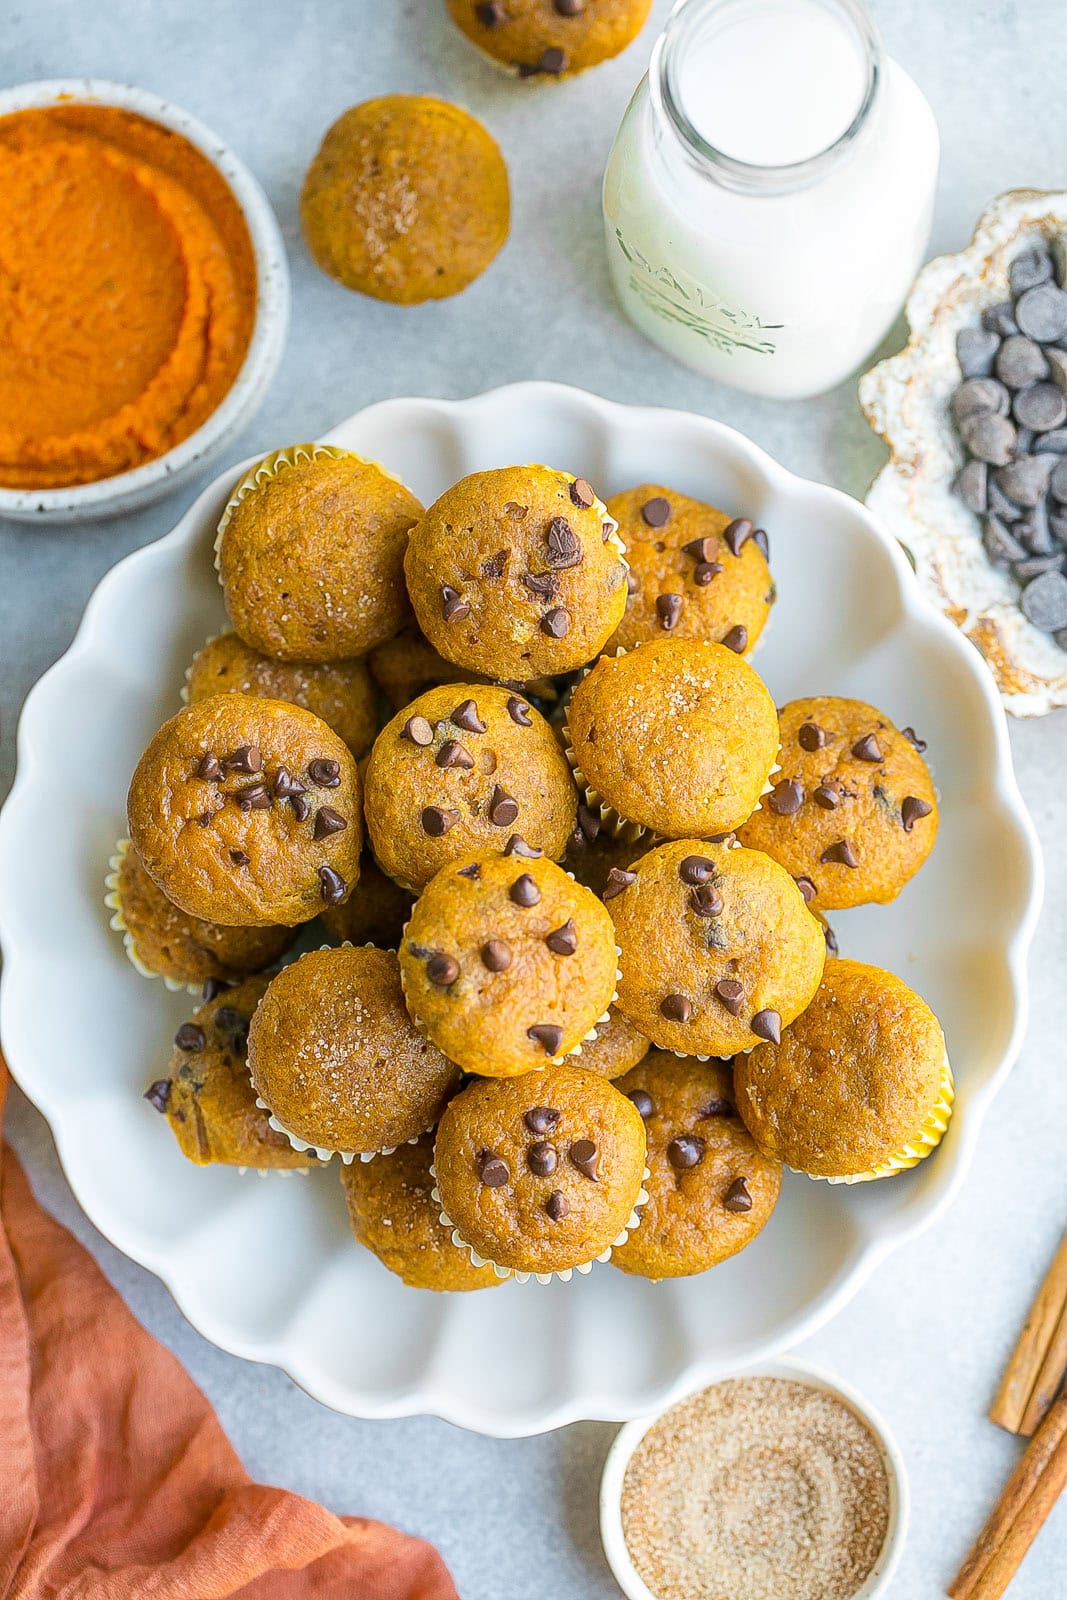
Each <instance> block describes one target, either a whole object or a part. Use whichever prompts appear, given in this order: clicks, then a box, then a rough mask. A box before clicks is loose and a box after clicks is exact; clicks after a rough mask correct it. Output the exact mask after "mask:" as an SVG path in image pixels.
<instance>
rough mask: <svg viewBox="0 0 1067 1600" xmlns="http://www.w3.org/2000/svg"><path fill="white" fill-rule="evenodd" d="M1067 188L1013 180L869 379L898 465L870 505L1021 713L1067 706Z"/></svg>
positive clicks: (876, 415)
mask: <svg viewBox="0 0 1067 1600" xmlns="http://www.w3.org/2000/svg"><path fill="white" fill-rule="evenodd" d="M1065 241H1067V192H1065V191H1058V192H1053V193H1044V192H1042V191H1039V190H1034V189H1017V190H1012V191H1011V192H1010V193H1008V194H1003V195H1001V196H1000V197H999V199H997V200H996V201H994V203H993V204H992V205H991V206H990V207H989V209H988V211H986V212H985V214H984V215H983V216H982V218H981V220H980V221H979V223H978V226H977V228H976V230H975V234H974V238H973V239H972V240H971V243H970V244H969V245H968V246H967V248H966V249H965V250H962V251H960V252H959V254H958V255H948V256H941V257H939V258H938V259H937V260H936V261H932V262H930V264H929V265H928V266H927V267H926V268H924V270H923V271H922V272H921V273H920V275H919V277H918V279H917V281H916V284H915V287H914V289H913V290H912V293H911V296H910V298H909V300H908V304H907V317H908V323H909V326H910V329H911V338H910V340H909V343H908V345H907V346H906V348H905V349H904V350H902V351H901V352H900V354H899V355H896V356H893V357H891V358H890V359H889V360H888V361H883V362H881V363H880V364H879V365H878V366H877V367H875V368H874V369H873V370H872V371H871V372H868V373H867V374H866V375H865V376H864V377H863V379H862V380H861V382H860V401H861V403H862V405H863V408H864V411H865V412H866V414H867V418H868V420H869V422H870V423H871V426H872V427H873V428H875V429H876V430H877V432H879V433H880V434H881V435H882V436H883V438H884V439H885V441H886V443H887V445H888V446H889V451H890V460H889V463H888V465H887V466H886V467H885V468H883V470H882V471H881V472H880V473H879V475H878V477H877V478H876V479H875V481H874V483H873V485H872V487H871V490H870V493H869V494H868V496H867V504H868V506H869V507H870V509H871V510H872V511H873V512H874V513H875V514H876V515H877V516H878V517H879V518H880V519H881V521H882V523H883V525H884V526H885V527H886V528H888V530H889V531H890V532H891V533H893V534H894V535H895V536H896V537H897V538H898V539H899V540H900V541H901V543H902V544H903V545H904V546H905V547H906V548H907V550H908V551H909V553H910V555H911V557H912V559H913V561H914V563H915V570H916V572H917V574H918V577H919V581H920V583H921V584H922V585H923V587H924V588H925V589H926V590H927V592H928V593H929V594H930V595H931V597H932V598H933V599H934V601H935V602H936V604H937V605H939V606H940V607H941V609H942V610H943V611H944V612H945V614H946V615H947V616H949V617H951V618H952V620H953V621H954V622H956V623H957V624H958V626H959V627H960V628H961V629H962V630H963V632H964V633H965V634H966V635H967V636H968V638H970V639H971V640H972V642H973V643H974V644H976V645H977V646H978V648H979V650H981V652H982V654H983V655H984V656H985V658H986V660H987V661H988V663H989V665H990V668H991V669H992V672H993V675H994V677H995V678H996V680H997V683H998V685H999V687H1000V691H1001V694H1002V696H1003V699H1004V704H1005V705H1006V706H1007V708H1008V710H1009V711H1011V712H1013V713H1014V714H1015V715H1016V716H1024V717H1030V716H1040V715H1042V714H1043V713H1045V712H1046V711H1051V710H1053V709H1054V708H1055V707H1056V706H1061V705H1067V250H1065Z"/></svg>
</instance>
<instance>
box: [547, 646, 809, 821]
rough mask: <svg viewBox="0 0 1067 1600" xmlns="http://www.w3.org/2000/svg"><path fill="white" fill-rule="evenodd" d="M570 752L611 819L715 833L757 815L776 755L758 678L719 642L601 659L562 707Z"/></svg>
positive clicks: (772, 716) (774, 722)
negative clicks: (566, 705)
mask: <svg viewBox="0 0 1067 1600" xmlns="http://www.w3.org/2000/svg"><path fill="white" fill-rule="evenodd" d="M567 740H568V750H567V755H568V759H569V760H570V762H571V765H572V766H573V767H574V775H575V778H576V779H577V782H578V787H579V788H580V789H582V790H584V792H585V800H586V804H587V805H588V806H589V807H590V808H592V809H594V810H599V811H600V814H601V817H602V820H603V821H605V822H606V823H607V824H608V826H610V827H612V828H615V829H621V828H622V825H623V824H625V823H628V824H630V825H631V828H632V829H633V830H635V831H637V832H640V831H643V830H645V829H648V830H650V831H651V832H653V833H658V834H662V835H664V837H666V838H668V839H684V838H688V837H691V836H693V837H699V836H701V835H703V836H705V837H714V836H715V835H717V834H723V833H729V832H730V831H731V830H732V829H734V828H738V827H740V825H741V823H742V822H744V821H745V819H746V817H749V816H751V814H752V812H753V810H754V809H755V807H756V805H757V803H758V801H759V797H760V795H761V794H762V793H763V791H764V788H765V786H766V784H767V780H768V778H769V776H770V774H771V772H772V771H773V770H774V766H775V760H776V757H777V754H778V717H777V714H776V712H775V709H774V702H773V700H772V699H771V697H770V695H769V694H768V692H767V689H766V687H765V685H764V683H763V680H762V678H760V677H759V675H758V674H757V673H756V672H754V671H753V669H752V668H751V667H750V666H749V665H748V662H747V661H742V659H741V658H740V656H738V655H737V654H736V653H735V652H734V651H733V650H730V649H728V648H726V647H725V646H724V645H721V644H709V643H706V642H705V641H703V640H698V639H656V640H650V641H649V642H648V643H647V644H642V645H638V646H637V648H636V649H635V650H630V651H628V652H627V653H626V654H625V655H619V656H601V658H600V660H599V661H598V662H597V664H596V666H595V667H594V668H593V669H592V671H591V672H590V673H588V675H587V676H586V677H584V678H583V679H582V681H581V682H580V683H579V684H578V685H577V687H576V688H575V690H574V693H573V694H572V696H571V700H570V704H569V706H568V707H567Z"/></svg>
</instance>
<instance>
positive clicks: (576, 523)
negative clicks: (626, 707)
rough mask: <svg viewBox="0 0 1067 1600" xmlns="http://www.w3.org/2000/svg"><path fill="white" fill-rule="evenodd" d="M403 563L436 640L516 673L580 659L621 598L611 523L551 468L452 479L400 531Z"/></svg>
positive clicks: (615, 618)
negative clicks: (404, 537) (406, 530)
mask: <svg viewBox="0 0 1067 1600" xmlns="http://www.w3.org/2000/svg"><path fill="white" fill-rule="evenodd" d="M404 570H405V573H406V576H407V584H408V592H409V593H410V595H411V601H412V604H413V605H414V607H415V615H416V617H417V618H418V621H419V626H420V627H421V629H422V631H423V633H424V634H425V635H426V637H427V639H429V641H430V643H431V644H432V645H433V647H434V649H435V650H437V651H439V652H440V654H441V655H443V656H445V657H446V658H447V659H448V660H449V661H454V662H456V663H457V664H458V665H460V666H463V667H469V668H470V669H471V670H472V671H474V672H478V673H484V674H485V675H486V676H487V677H490V678H506V679H509V680H514V681H516V682H520V683H528V682H529V681H530V680H531V679H534V678H540V677H542V676H549V677H551V676H554V675H557V674H560V673H566V672H572V671H574V670H575V669H577V668H578V667H583V666H585V664H586V662H587V661H590V660H592V658H593V656H595V655H596V654H597V652H598V651H599V650H601V649H603V647H604V645H605V644H606V643H607V641H608V639H609V638H610V637H611V635H612V634H613V633H614V631H615V629H616V628H617V627H618V625H619V623H620V622H621V621H622V615H623V611H624V609H625V606H626V560H625V557H624V555H623V551H622V545H621V544H620V543H619V538H618V534H617V533H616V532H615V524H614V522H613V521H612V520H611V519H610V518H609V517H608V514H607V510H606V508H605V507H604V505H603V504H602V502H601V501H600V500H598V499H597V497H596V495H595V493H594V492H593V490H592V488H591V487H590V485H589V484H588V483H587V482H586V481H585V479H584V478H572V477H571V476H570V474H569V473H566V472H557V471H555V470H554V469H553V468H551V467H541V466H528V467H499V468H496V469H495V470H493V471H490V472H475V473H472V474H471V476H470V477H467V478H461V479H460V481H459V483H457V484H455V485H454V486H453V487H452V488H451V489H449V490H447V491H446V492H445V493H444V494H443V495H442V496H441V497H440V499H438V500H436V501H435V502H434V504H433V505H432V506H431V507H430V508H429V510H428V511H427V512H426V514H425V516H423V517H422V518H421V520H420V521H419V522H417V523H416V525H415V527H414V528H413V529H412V530H411V535H410V538H409V539H408V548H407V555H406V557H405V560H404Z"/></svg>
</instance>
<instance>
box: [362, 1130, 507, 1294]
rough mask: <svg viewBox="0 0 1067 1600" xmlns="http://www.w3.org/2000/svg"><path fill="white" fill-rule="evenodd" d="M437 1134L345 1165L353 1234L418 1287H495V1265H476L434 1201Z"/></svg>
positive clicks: (444, 1289)
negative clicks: (374, 1157)
mask: <svg viewBox="0 0 1067 1600" xmlns="http://www.w3.org/2000/svg"><path fill="white" fill-rule="evenodd" d="M433 1144H434V1141H433V1134H430V1133H424V1134H423V1136H422V1138H421V1139H416V1140H415V1142H414V1143H413V1144H402V1145H400V1146H399V1148H398V1149H396V1150H394V1151H392V1152H391V1153H390V1154H389V1155H387V1156H379V1157H378V1159H377V1160H376V1161H354V1162H352V1163H351V1164H350V1165H349V1166H347V1167H346V1166H342V1167H341V1184H342V1187H343V1188H344V1192H345V1200H346V1202H347V1205H348V1219H349V1221H350V1223H351V1224H352V1232H353V1233H354V1234H355V1236H356V1238H357V1239H358V1241H359V1243H360V1244H361V1245H364V1246H365V1247H366V1249H368V1250H369V1251H370V1252H371V1254H372V1255H375V1256H377V1257H378V1260H379V1261H380V1262H381V1263H382V1265H383V1266H384V1267H388V1268H389V1271H390V1272H395V1273H396V1275H397V1277H398V1278H402V1279H403V1280H404V1282H405V1283H406V1284H408V1285H409V1286H410V1287H411V1288H412V1289H435V1290H437V1291H438V1292H439V1293H440V1292H448V1293H455V1292H456V1291H459V1292H465V1291H467V1290H470V1289H493V1288H496V1287H498V1286H499V1284H500V1283H501V1281H502V1280H501V1279H500V1278H498V1277H497V1275H496V1273H495V1272H494V1271H493V1269H492V1267H489V1266H484V1267H476V1266H475V1265H474V1263H473V1261H472V1260H471V1258H470V1251H469V1250H461V1249H460V1248H459V1246H458V1245H455V1244H453V1243H452V1230H451V1228H447V1227H445V1225H444V1223H443V1222H442V1221H441V1203H440V1201H439V1200H436V1199H434V1179H433Z"/></svg>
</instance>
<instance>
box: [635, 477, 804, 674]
mask: <svg viewBox="0 0 1067 1600" xmlns="http://www.w3.org/2000/svg"><path fill="white" fill-rule="evenodd" d="M608 511H609V512H610V513H611V515H612V516H613V517H614V518H615V521H616V522H617V523H618V524H619V538H620V539H621V540H622V542H623V544H624V546H625V548H626V559H627V561H628V562H629V563H630V576H629V579H628V583H627V587H628V597H627V601H626V615H625V616H624V617H623V619H622V621H621V623H620V624H619V626H618V628H617V629H616V631H615V634H614V635H613V637H612V638H611V640H610V641H609V643H608V649H609V651H610V650H611V649H612V648H613V647H616V646H620V645H621V646H622V648H623V649H624V650H631V649H632V648H633V646H634V645H636V644H643V643H644V641H645V640H646V639H660V638H662V637H663V636H664V634H667V633H669V634H670V635H671V637H672V638H674V639H707V640H712V641H714V642H716V643H719V644H725V645H727V646H728V647H729V648H730V649H731V650H736V651H738V652H739V653H740V654H741V655H744V654H745V653H746V652H747V651H750V650H751V649H752V648H753V647H754V645H755V644H756V641H757V640H758V639H759V636H760V634H761V633H762V632H763V628H764V625H765V623H766V621H767V618H768V616H769V614H770V609H771V606H772V605H773V603H774V595H775V591H774V583H773V581H772V579H771V572H770V567H769V566H768V564H767V559H768V543H767V535H766V533H765V532H764V531H763V529H762V528H756V527H754V526H753V524H752V522H751V520H750V519H749V518H748V517H733V518H731V517H729V516H727V515H726V513H725V512H723V511H717V510H716V508H715V507H714V506H709V505H706V504H705V503H704V501H703V500H692V499H690V497H689V496H688V495H684V494H679V493H678V492H677V490H675V489H667V488H664V486H663V485H662V484H656V483H643V484H642V485H641V487H640V488H639V489H627V490H626V491H625V493H623V494H617V495H615V496H613V498H612V499H610V500H609V501H608Z"/></svg>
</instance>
